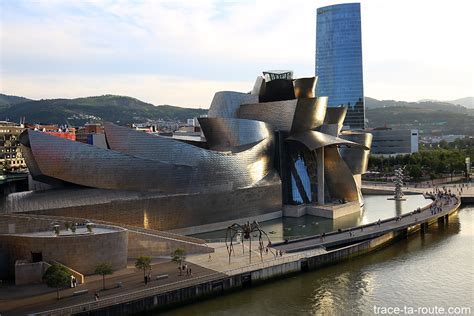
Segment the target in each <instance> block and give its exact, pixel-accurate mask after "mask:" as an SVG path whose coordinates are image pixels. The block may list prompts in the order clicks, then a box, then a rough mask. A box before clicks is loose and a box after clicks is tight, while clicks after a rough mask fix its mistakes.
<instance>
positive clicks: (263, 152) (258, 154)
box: [104, 123, 273, 192]
mask: <svg viewBox="0 0 474 316" xmlns="http://www.w3.org/2000/svg"><path fill="white" fill-rule="evenodd" d="M104 127H105V136H106V138H107V143H108V144H109V146H110V148H111V149H112V150H115V151H118V152H121V153H126V154H128V155H131V156H135V157H140V158H143V159H149V160H152V161H158V162H163V163H169V164H179V165H186V166H190V167H192V170H191V172H189V173H188V174H187V176H188V177H189V178H190V179H191V182H193V183H195V184H196V188H192V187H190V188H189V190H193V189H194V190H201V191H202V190H206V187H207V186H209V187H213V188H214V189H216V188H215V187H216V186H219V185H220V186H222V189H225V188H229V187H233V188H241V187H247V186H251V185H253V184H254V183H255V182H256V181H259V180H260V179H262V178H263V177H264V176H265V175H266V174H267V173H268V172H269V171H270V170H271V169H272V168H273V135H272V134H270V135H269V137H267V138H265V139H263V140H262V141H260V142H259V143H257V144H256V145H255V146H253V147H251V148H250V149H247V150H243V151H241V152H238V153H232V152H219V151H214V150H207V149H203V148H200V147H196V146H193V145H190V144H186V143H183V142H180V141H177V140H174V139H171V138H164V137H160V136H154V135H150V134H146V133H143V132H139V131H135V130H132V129H130V128H127V127H122V126H117V125H114V124H111V123H106V124H104ZM198 184H199V185H198ZM198 186H201V187H198ZM189 190H188V191H187V192H189Z"/></svg>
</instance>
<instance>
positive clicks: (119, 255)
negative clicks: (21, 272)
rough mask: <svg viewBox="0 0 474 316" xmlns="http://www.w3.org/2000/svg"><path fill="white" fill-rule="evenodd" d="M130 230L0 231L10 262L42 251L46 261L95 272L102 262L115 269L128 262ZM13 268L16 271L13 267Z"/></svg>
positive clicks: (81, 271)
mask: <svg viewBox="0 0 474 316" xmlns="http://www.w3.org/2000/svg"><path fill="white" fill-rule="evenodd" d="M127 234H128V232H127V231H126V230H121V229H120V230H119V229H117V230H114V231H111V232H109V233H98V234H95V233H91V234H83V235H72V236H61V235H60V236H57V237H52V236H51V237H49V236H32V235H0V248H4V249H6V250H7V252H8V255H9V261H10V264H9V266H10V267H11V269H12V270H13V266H14V263H15V261H16V260H28V261H31V253H32V252H36V253H39V252H40V253H41V254H42V256H43V261H52V260H55V261H57V262H59V263H62V264H64V265H65V266H68V267H70V268H72V269H74V270H77V271H78V272H80V273H82V274H86V275H88V274H93V273H94V269H95V266H96V265H97V263H99V262H108V263H110V264H111V265H112V267H113V268H114V269H123V268H125V267H126V266H127V249H128V235H127ZM11 272H13V271H11Z"/></svg>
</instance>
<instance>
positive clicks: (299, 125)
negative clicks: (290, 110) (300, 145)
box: [291, 97, 328, 133]
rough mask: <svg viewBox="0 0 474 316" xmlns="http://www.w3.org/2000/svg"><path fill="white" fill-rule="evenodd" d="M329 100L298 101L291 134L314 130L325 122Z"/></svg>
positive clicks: (321, 98) (324, 98) (307, 99)
mask: <svg viewBox="0 0 474 316" xmlns="http://www.w3.org/2000/svg"><path fill="white" fill-rule="evenodd" d="M327 102H328V98H327V97H319V98H306V99H298V102H297V104H296V109H295V114H294V116H293V122H292V124H291V133H300V132H304V131H307V130H311V129H314V128H316V127H318V126H320V125H322V124H323V122H324V116H325V115H326V107H327Z"/></svg>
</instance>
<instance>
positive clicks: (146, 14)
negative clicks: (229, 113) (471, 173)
mask: <svg viewBox="0 0 474 316" xmlns="http://www.w3.org/2000/svg"><path fill="white" fill-rule="evenodd" d="M343 2H346V1H328V0H312V1H311V0H291V1H290V0H287V1H283V0H282V1H280V0H268V1H249V0H242V1H238V0H219V1H217V0H193V1H191V0H188V1H186V0H172V1H164V0H163V1H161V0H156V1H151V0H148V1H137V0H134V1H131V0H130V1H109V0H103V1H99V0H97V1H59V0H36V1H21V0H0V17H1V19H0V93H5V94H11V95H19V96H25V97H28V98H32V99H42V98H44V99H49V98H74V97H83V96H91V95H103V94H117V95H127V96H132V97H136V98H138V99H140V100H142V101H145V102H149V103H153V104H155V105H159V104H170V105H176V106H183V107H196V108H198V107H201V108H208V107H209V105H210V102H211V100H212V97H213V95H214V93H215V92H216V91H222V90H233V91H241V92H248V91H250V90H251V88H252V86H253V82H254V80H255V78H256V77H257V76H258V75H260V74H261V72H262V71H263V70H269V69H292V70H294V73H295V77H305V76H314V63H315V43H316V9H317V8H318V7H322V6H326V5H331V4H337V3H343ZM360 3H361V11H362V12H361V15H362V41H363V66H364V90H365V95H366V96H370V97H374V98H377V99H395V100H405V101H417V100H420V99H438V100H453V99H457V98H461V97H467V96H473V95H474V77H473V76H474V75H473V74H474V58H473V57H472V53H473V48H474V41H473V39H472V31H473V30H474V25H473V22H472V17H473V13H474V1H472V0H450V1H438V0H362V1H361V2H360Z"/></svg>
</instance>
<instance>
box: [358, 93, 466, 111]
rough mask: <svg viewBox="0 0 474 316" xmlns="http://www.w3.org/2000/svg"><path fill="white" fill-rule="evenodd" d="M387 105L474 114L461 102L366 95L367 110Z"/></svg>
mask: <svg viewBox="0 0 474 316" xmlns="http://www.w3.org/2000/svg"><path fill="white" fill-rule="evenodd" d="M387 107H405V108H417V109H430V110H439V111H449V112H452V113H463V114H471V115H474V110H473V109H469V108H466V107H465V106H462V105H460V104H453V103H450V102H442V101H436V100H421V101H418V102H406V101H395V100H377V99H374V98H369V97H365V108H366V109H367V110H371V109H378V108H387Z"/></svg>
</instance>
